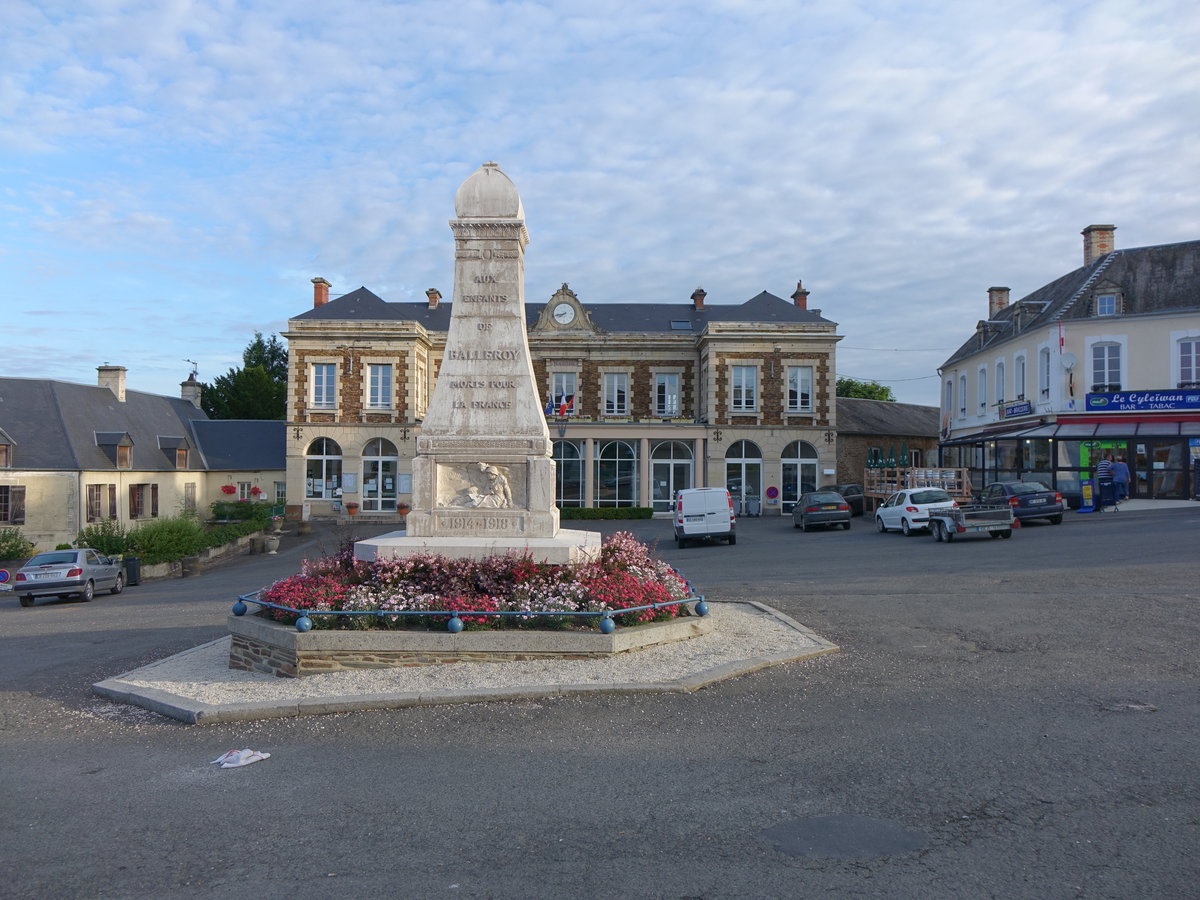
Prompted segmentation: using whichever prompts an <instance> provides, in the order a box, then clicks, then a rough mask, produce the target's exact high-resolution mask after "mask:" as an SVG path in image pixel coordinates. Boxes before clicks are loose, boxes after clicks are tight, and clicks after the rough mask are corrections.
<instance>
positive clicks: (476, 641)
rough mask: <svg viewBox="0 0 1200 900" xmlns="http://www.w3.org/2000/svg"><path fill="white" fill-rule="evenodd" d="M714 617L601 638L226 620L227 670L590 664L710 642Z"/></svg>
mask: <svg viewBox="0 0 1200 900" xmlns="http://www.w3.org/2000/svg"><path fill="white" fill-rule="evenodd" d="M714 629H715V625H714V623H713V620H712V617H711V616H683V617H680V618H677V619H671V620H669V621H666V622H653V623H650V624H648V625H636V626H632V627H629V628H618V629H617V630H616V631H614V632H612V633H611V634H602V633H601V632H599V631H571V630H563V631H533V630H523V629H515V630H512V631H463V632H460V633H459V634H451V633H450V632H448V631H447V632H437V631H424V630H421V631H365V630H352V631H308V632H300V631H297V630H296V629H295V627H294V626H291V625H284V624H282V623H280V622H275V621H273V620H271V619H268V618H266V617H264V616H259V615H246V616H234V615H231V616H229V632H230V634H231V636H232V640H231V642H230V648H229V667H230V668H231V669H243V670H245V671H249V672H263V673H266V674H269V675H276V676H280V677H285V678H300V677H303V676H305V675H317V674H320V673H322V672H333V671H338V670H342V669H385V668H392V667H396V666H421V665H439V664H445V663H452V662H509V661H517V660H535V659H563V660H566V659H595V658H604V657H609V656H615V655H617V654H620V653H627V652H629V651H632V650H643V649H645V648H647V647H654V646H657V645H659V644H669V643H673V642H675V641H685V640H689V639H691V638H694V637H700V636H701V635H705V634H711V633H712V632H713V630H714Z"/></svg>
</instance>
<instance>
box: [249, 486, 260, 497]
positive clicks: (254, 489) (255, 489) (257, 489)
mask: <svg viewBox="0 0 1200 900" xmlns="http://www.w3.org/2000/svg"><path fill="white" fill-rule="evenodd" d="M250 493H252V494H253V495H254V496H255V497H257V496H258V495H259V494H261V493H262V488H260V487H259V486H258V485H257V484H256V485H255V486H254V487H252V488H250Z"/></svg>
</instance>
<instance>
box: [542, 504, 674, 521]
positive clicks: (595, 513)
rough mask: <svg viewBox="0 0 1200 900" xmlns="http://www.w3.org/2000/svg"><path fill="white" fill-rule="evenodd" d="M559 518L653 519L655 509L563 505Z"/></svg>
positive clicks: (646, 507)
mask: <svg viewBox="0 0 1200 900" xmlns="http://www.w3.org/2000/svg"><path fill="white" fill-rule="evenodd" d="M558 517H559V519H651V518H653V517H654V509H653V508H651V507H649V506H593V507H587V506H563V507H560V508H559V510H558Z"/></svg>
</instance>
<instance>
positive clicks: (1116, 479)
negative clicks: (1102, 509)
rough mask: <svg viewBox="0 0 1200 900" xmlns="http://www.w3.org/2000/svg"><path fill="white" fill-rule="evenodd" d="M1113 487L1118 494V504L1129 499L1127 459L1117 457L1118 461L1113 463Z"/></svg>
mask: <svg viewBox="0 0 1200 900" xmlns="http://www.w3.org/2000/svg"><path fill="white" fill-rule="evenodd" d="M1112 477H1113V487H1114V488H1115V489H1116V492H1117V502H1118V503H1120V502H1121V501H1122V500H1128V499H1129V466H1128V465H1127V464H1126V463H1125V457H1123V456H1119V457H1117V461H1116V462H1115V463H1113V470H1112Z"/></svg>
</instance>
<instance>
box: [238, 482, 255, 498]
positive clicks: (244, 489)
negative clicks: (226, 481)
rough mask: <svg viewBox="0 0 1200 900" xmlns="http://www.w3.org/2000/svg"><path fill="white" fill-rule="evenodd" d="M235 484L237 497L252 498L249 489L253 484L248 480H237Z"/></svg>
mask: <svg viewBox="0 0 1200 900" xmlns="http://www.w3.org/2000/svg"><path fill="white" fill-rule="evenodd" d="M237 486H238V499H239V500H253V499H254V495H253V494H251V493H250V491H251V489H252V488H253V485H252V484H251V483H250V482H249V481H239V482H238V483H237Z"/></svg>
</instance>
